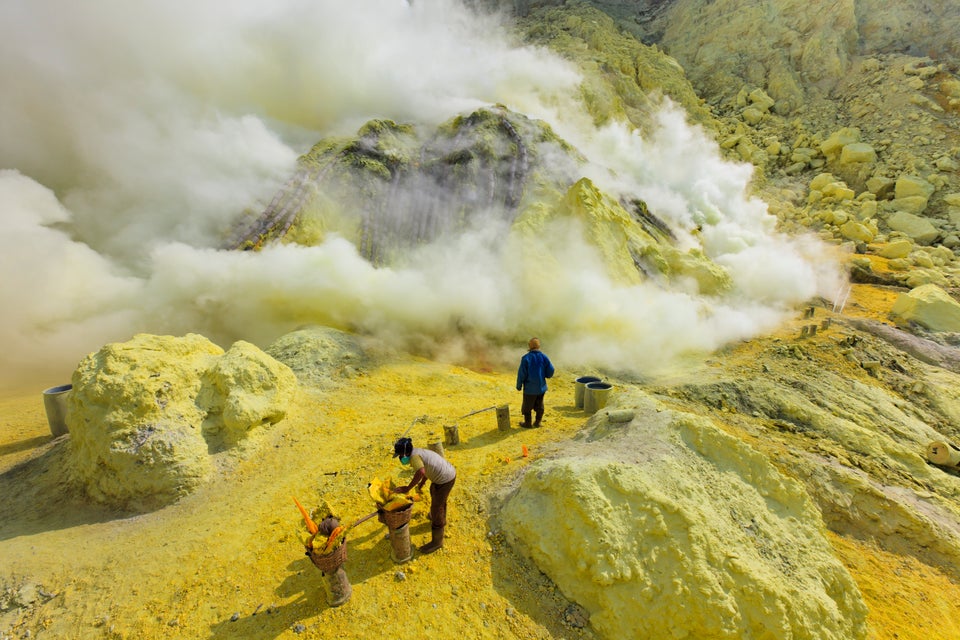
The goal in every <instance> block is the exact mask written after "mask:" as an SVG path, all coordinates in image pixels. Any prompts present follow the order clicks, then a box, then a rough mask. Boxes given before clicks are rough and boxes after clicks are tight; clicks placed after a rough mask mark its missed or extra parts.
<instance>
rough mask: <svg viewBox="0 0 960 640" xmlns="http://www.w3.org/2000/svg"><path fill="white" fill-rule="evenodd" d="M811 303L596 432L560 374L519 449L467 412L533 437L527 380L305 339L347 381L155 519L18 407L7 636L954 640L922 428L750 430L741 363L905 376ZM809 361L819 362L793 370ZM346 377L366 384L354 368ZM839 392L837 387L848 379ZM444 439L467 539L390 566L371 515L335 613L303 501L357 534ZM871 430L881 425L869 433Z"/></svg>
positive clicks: (949, 543)
mask: <svg viewBox="0 0 960 640" xmlns="http://www.w3.org/2000/svg"><path fill="white" fill-rule="evenodd" d="M862 287H863V286H862ZM866 294H867V291H866V290H865V289H862V288H861V289H858V291H857V292H856V293H855V295H854V297H853V300H852V306H853V308H854V309H862V310H863V311H864V315H869V313H871V312H878V311H879V310H878V309H875V308H870V307H868V306H865V305H864V304H862V302H861V301H864V302H866V301H867V300H869V299H870V296H868V295H866ZM879 300H882V301H883V300H887V298H886V297H882V296H881V297H880V298H879ZM816 312H817V313H818V314H828V315H827V317H831V318H833V319H834V321H835V324H834V325H833V326H832V327H831V328H830V329H829V330H827V331H823V332H821V333H818V334H817V335H816V336H813V337H807V338H804V339H803V340H801V339H799V338H798V336H799V329H800V327H801V326H802V325H803V323H804V322H805V320H804V318H803V317H802V316H803V315H805V314H806V311H804V313H801V314H798V319H797V320H796V321H795V322H794V323H793V324H792V325H791V326H789V327H786V328H785V329H784V331H783V332H782V333H781V334H779V335H776V336H771V337H769V338H765V339H760V340H756V341H752V342H750V343H745V344H743V345H741V346H739V347H736V348H732V349H729V350H727V351H726V352H724V353H721V354H718V355H717V356H716V357H714V358H711V359H710V360H709V361H708V362H707V364H706V366H702V365H700V366H697V365H695V366H692V367H690V368H687V369H684V370H681V371H677V372H676V374H675V376H676V378H675V379H674V380H670V381H665V382H664V383H663V384H661V385H657V386H651V385H649V384H644V383H640V382H637V381H630V380H623V379H614V378H608V379H611V380H615V382H616V391H617V393H616V395H614V396H612V401H611V404H610V406H609V407H608V408H605V409H604V410H603V411H601V412H599V413H598V414H596V415H595V416H593V417H592V418H591V417H589V416H586V415H585V414H584V413H583V412H582V410H580V409H577V408H576V407H575V406H573V398H574V385H573V379H574V377H576V376H577V375H580V374H584V373H595V372H582V371H569V370H565V369H563V368H562V365H561V369H560V371H559V373H558V375H557V377H556V379H555V381H554V383H553V384H552V388H551V391H550V393H549V394H548V414H547V421H546V425H545V428H543V429H540V430H523V429H519V428H517V427H516V426H514V427H513V428H512V429H511V430H510V431H509V432H506V433H504V432H500V431H499V430H498V427H497V423H496V419H495V416H494V412H492V411H487V412H481V413H478V414H476V415H474V416H470V417H468V418H463V419H460V420H458V418H459V417H460V416H462V415H464V414H465V413H468V412H469V411H472V410H475V409H481V408H485V407H490V406H493V405H496V404H498V403H501V402H510V404H511V406H512V408H513V409H514V413H513V418H514V423H516V418H517V415H516V407H517V404H516V401H517V398H516V392H515V391H513V382H514V380H513V378H514V371H513V368H512V367H511V366H508V365H504V366H496V367H490V366H489V365H485V366H483V367H479V366H478V367H477V368H476V369H472V368H470V367H457V366H451V365H444V364H441V363H435V362H428V361H423V360H419V359H416V358H412V357H409V356H401V355H398V354H384V353H372V354H371V356H370V357H368V358H367V359H366V360H365V361H359V360H358V359H357V357H356V353H357V352H356V348H357V343H356V342H352V341H351V340H350V339H349V337H348V336H346V335H345V334H340V333H339V332H333V331H323V330H316V331H308V332H306V334H305V335H301V336H300V337H299V339H297V340H294V341H293V342H294V343H296V344H300V345H306V346H304V347H303V349H297V348H294V347H292V346H291V342H290V341H289V339H288V340H286V341H285V342H284V344H285V345H286V346H285V350H284V351H285V353H286V354H287V357H290V356H289V354H290V353H292V352H296V353H298V354H300V357H301V358H302V359H301V361H300V362H299V363H298V362H296V361H293V360H291V362H292V367H291V368H292V369H294V370H297V369H301V370H302V366H303V363H304V362H307V361H310V360H314V361H315V360H318V359H319V360H323V361H325V362H326V363H327V365H326V366H334V367H335V368H338V369H339V370H340V371H345V372H346V375H343V374H332V375H331V376H330V377H329V378H328V386H330V387H331V388H328V389H326V390H320V389H318V388H316V387H312V386H310V385H303V389H302V390H301V393H299V394H298V395H297V396H296V397H295V399H293V400H291V401H289V402H288V403H287V412H286V417H284V418H283V419H282V420H280V421H278V422H276V423H275V424H272V425H265V426H262V427H260V428H258V429H257V430H255V431H254V432H253V433H252V434H251V440H250V441H249V442H248V443H247V446H245V447H242V448H234V449H231V450H228V451H224V452H221V453H220V454H217V455H218V456H219V458H217V461H216V464H215V465H214V471H213V473H212V475H211V476H210V477H209V479H208V480H207V481H206V482H205V483H203V484H201V485H199V486H197V487H196V488H195V489H194V490H193V492H192V493H189V494H188V495H186V496H184V497H183V498H182V499H180V500H179V501H178V502H176V503H175V504H172V505H169V506H166V507H163V508H159V509H155V510H152V511H148V512H145V513H131V512H123V511H121V510H119V509H117V508H107V507H104V506H103V505H97V504H95V503H93V502H90V501H89V500H86V499H84V498H83V497H82V496H81V495H80V494H77V493H75V492H73V491H72V490H71V489H70V488H69V485H68V483H67V482H66V478H65V475H64V474H63V472H62V469H61V467H60V465H62V464H63V463H64V453H65V451H66V447H67V445H68V441H69V438H70V436H66V437H63V438H60V439H58V440H55V441H53V442H50V441H49V431H48V429H47V426H46V424H45V420H44V415H43V412H42V408H41V403H40V398H39V394H38V393H37V391H36V388H34V389H30V390H25V391H23V392H21V393H18V394H7V395H6V396H5V398H4V400H3V408H4V412H3V415H4V420H5V427H6V428H5V429H4V430H3V433H4V434H5V437H6V438H7V439H6V440H5V441H4V442H3V443H2V449H0V451H2V452H3V457H2V458H0V464H2V465H3V466H2V469H3V475H2V476H0V482H2V484H3V486H2V489H3V491H2V495H3V496H4V497H3V500H2V502H0V523H2V524H0V551H2V558H3V565H4V566H3V575H4V576H5V577H4V585H3V586H4V591H3V600H2V602H0V604H2V607H0V609H2V617H0V622H2V625H3V627H2V629H3V633H4V634H5V635H7V636H10V637H13V638H20V637H26V635H27V632H28V631H29V632H30V635H31V637H71V638H101V637H117V638H119V637H126V638H154V637H156V638H159V637H182V638H198V637H208V638H221V637H278V638H280V637H286V638H294V637H307V638H311V637H314V638H319V637H327V636H329V635H330V634H334V635H340V636H346V637H374V636H379V635H380V633H381V631H380V629H381V628H382V626H383V625H384V624H393V625H396V627H395V629H396V632H395V633H394V635H396V636H398V637H403V638H414V637H421V636H422V635H423V634H425V633H426V634H429V633H433V632H436V633H444V632H446V631H445V630H449V629H456V630H457V633H458V634H460V635H463V636H465V637H476V638H528V637H534V638H594V637H596V638H612V637H670V635H668V634H670V633H673V634H674V635H677V634H679V635H677V637H682V636H683V630H688V631H689V633H692V634H693V635H691V636H689V637H713V638H725V637H730V638H735V637H771V638H780V637H791V636H790V634H791V633H792V634H793V635H792V637H797V638H802V637H811V638H826V637H837V638H841V637H842V638H857V637H859V638H870V639H886V638H901V639H902V638H917V639H919V638H934V639H937V638H943V639H947V638H955V637H957V634H958V632H960V611H958V608H957V606H956V602H958V598H960V586H958V582H957V580H958V579H957V575H956V570H955V567H956V566H957V564H956V552H957V548H958V546H957V545H956V542H955V540H952V539H951V536H950V533H949V532H950V530H951V528H953V529H955V528H956V521H957V519H956V513H957V510H958V507H957V495H958V491H957V488H958V487H960V480H958V478H957V476H956V475H953V474H950V473H948V472H947V471H944V470H941V469H937V468H934V467H931V466H929V465H926V464H925V463H924V462H923V460H922V459H921V456H922V444H923V442H924V440H923V439H924V437H925V436H926V435H928V432H927V431H921V432H919V433H917V434H911V433H909V432H904V431H903V428H902V426H899V425H892V424H886V423H883V424H882V425H874V426H872V427H871V426H870V425H873V423H872V422H870V420H871V419H872V418H871V416H872V415H873V414H872V413H871V412H869V411H867V409H866V408H862V410H863V411H864V413H863V415H860V416H859V417H858V418H856V420H858V421H859V422H860V423H861V425H860V426H859V427H856V426H854V425H847V426H846V427H844V426H843V424H839V425H829V424H827V422H828V421H827V418H826V417H821V418H817V417H816V416H815V415H814V414H813V413H810V412H812V411H813V408H812V407H808V408H807V409H805V411H807V412H808V413H807V414H806V415H807V417H806V418H805V419H801V414H802V412H800V411H799V410H796V409H795V410H794V413H793V414H792V415H793V418H792V419H788V418H787V415H788V414H787V413H786V412H782V413H781V414H780V415H779V416H778V417H773V416H768V415H765V413H764V412H766V411H767V410H768V407H766V406H765V405H763V401H761V400H756V402H757V408H755V409H753V410H750V411H745V410H744V409H745V407H744V406H743V405H738V404H737V402H738V398H739V401H740V402H743V401H745V400H746V399H747V397H748V396H747V394H745V393H743V392H742V390H745V389H747V388H748V386H746V385H744V386H742V387H741V386H738V384H737V383H735V382H732V381H731V380H730V378H736V377H737V376H738V375H740V376H742V377H744V378H748V379H749V378H750V377H753V378H757V375H756V373H755V374H753V375H752V376H751V375H750V374H748V373H747V371H748V366H749V368H750V369H751V370H753V371H754V372H761V373H763V372H764V371H766V372H767V375H766V376H759V377H769V378H777V377H778V375H777V374H776V373H775V372H774V371H775V370H774V367H782V368H783V372H784V373H785V374H789V375H790V376H791V377H792V379H793V380H794V383H795V384H801V385H802V384H814V381H815V380H816V374H813V373H810V372H806V373H805V370H806V369H807V368H808V366H809V367H811V368H816V367H822V366H830V367H834V368H837V369H838V372H842V371H844V369H843V366H842V365H838V364H837V362H835V361H834V360H839V361H841V362H843V361H846V362H848V363H850V364H849V367H848V369H847V373H846V375H848V376H849V377H851V378H856V382H857V383H858V384H859V385H860V389H861V392H862V394H863V395H864V398H865V400H864V402H865V403H866V404H867V405H870V406H876V407H881V408H882V407H883V405H882V403H880V404H877V403H878V402H879V400H878V398H880V397H883V396H886V395H887V394H889V393H890V391H889V388H888V386H887V385H888V384H889V383H890V382H891V380H890V379H889V378H887V379H886V380H885V381H881V380H880V379H878V378H875V377H872V376H871V375H870V374H869V372H868V371H867V370H865V369H862V368H860V367H859V366H857V369H860V370H861V371H863V373H862V374H855V373H854V372H855V371H856V369H854V367H855V366H856V365H853V364H852V362H851V361H850V360H845V359H844V357H843V355H841V354H839V353H837V352H836V348H835V345H836V340H837V338H838V337H839V336H842V335H857V336H859V337H860V338H861V340H864V341H870V340H871V338H870V337H869V336H868V335H867V334H862V333H856V332H854V331H852V330H850V329H848V328H845V327H841V326H840V322H841V321H842V320H843V319H844V318H848V319H851V320H852V319H854V318H852V316H835V315H831V314H829V312H827V311H823V310H820V309H817V310H816ZM319 344H323V345H326V349H325V350H324V351H322V352H321V351H319V350H317V349H318V347H317V345H319ZM334 345H337V346H334ZM878 346H879V345H878V344H872V343H871V345H870V347H871V348H878ZM863 348H866V347H863ZM268 351H270V350H269V349H268ZM797 351H799V352H801V353H803V354H809V355H806V356H803V358H801V359H798V357H797V355H796V353H795V352H797ZM321 354H323V355H324V358H318V357H317V356H319V355H321ZM898 357H899V359H900V360H899V361H900V362H902V363H904V364H906V365H908V366H910V367H917V366H919V365H918V364H917V363H915V362H913V361H912V360H911V359H910V358H909V356H905V355H903V354H902V353H901V354H900V355H899V356H898ZM337 358H340V359H341V360H340V362H342V363H346V362H349V363H351V365H350V366H349V367H346V368H344V367H342V366H341V367H336V365H334V364H333V363H334V361H336V360H337ZM807 362H809V365H808V364H806V363H807ZM927 375H938V376H941V375H948V374H946V373H944V372H943V371H940V372H937V371H936V370H934V369H932V368H931V369H930V370H929V371H927ZM949 375H955V374H949ZM721 379H726V382H721ZM302 380H303V379H301V384H302ZM751 382H754V383H755V382H756V380H753V381H751ZM894 382H895V381H894ZM330 383H333V384H330ZM821 384H822V385H823V386H821V387H819V389H820V392H823V391H824V390H825V389H826V388H827V387H828V386H829V385H831V384H836V383H834V382H831V381H829V380H828V381H826V382H825V383H821ZM738 389H739V390H741V391H738ZM740 393H743V395H738V394H740ZM816 395H817V392H810V395H808V396H807V397H808V400H807V402H810V401H811V398H813V397H815V396H816ZM872 396H876V397H875V398H873V399H871V397H872ZM769 401H772V400H769ZM927 401H929V402H931V403H937V402H945V401H946V400H945V399H943V398H940V399H937V398H936V397H934V396H932V395H931V396H928V400H927ZM782 402H785V401H782ZM900 402H901V405H902V401H900ZM911 406H919V405H911ZM931 406H933V405H931ZM693 407H697V408H696V409H694V408H693ZM771 411H772V410H771ZM853 418H854V416H853V415H852V414H851V415H850V416H849V418H848V419H853ZM445 424H457V425H458V428H459V432H460V436H461V438H462V442H461V443H460V444H459V445H455V446H449V445H448V446H446V447H445V452H446V455H447V457H448V458H449V459H450V460H451V462H453V463H454V465H455V466H456V467H457V468H458V470H459V478H458V482H457V486H456V488H455V490H454V493H453V495H452V498H451V500H452V503H451V505H452V506H451V514H450V525H449V527H448V536H449V541H448V543H447V545H446V546H445V548H444V549H443V550H442V551H440V552H438V553H436V554H433V555H430V556H421V555H419V554H416V553H415V555H414V559H413V560H412V561H411V562H409V563H406V564H402V565H397V564H395V563H394V562H393V561H392V560H391V559H390V544H389V541H388V540H386V539H385V537H384V535H385V532H386V530H385V528H384V527H383V526H382V525H380V524H378V523H377V522H376V520H375V519H374V520H372V521H368V522H366V523H363V524H361V525H358V527H357V528H356V529H355V530H354V531H352V532H351V535H350V536H349V537H348V542H347V544H348V557H347V564H346V570H347V574H348V576H349V578H350V581H351V583H352V586H353V596H352V598H351V599H350V601H349V602H348V603H347V604H345V605H343V606H342V607H339V608H330V607H328V606H327V604H326V602H327V601H326V594H325V592H324V589H323V580H322V578H321V575H320V573H319V571H318V570H317V569H316V567H314V566H313V565H312V564H311V563H310V561H309V559H307V558H306V557H305V556H304V555H303V549H302V542H301V540H302V537H304V535H305V534H304V529H303V525H302V519H301V517H300V514H299V513H298V511H297V509H296V507H295V505H294V503H293V501H292V499H291V498H292V497H297V498H298V499H299V500H301V501H302V502H303V503H304V504H305V505H307V506H308V507H309V508H316V507H319V506H320V505H321V504H328V505H329V506H330V507H332V508H333V510H334V511H335V512H336V514H337V515H338V516H339V517H340V518H341V520H342V521H344V522H348V523H349V522H352V521H354V520H356V519H359V518H361V517H362V516H364V515H367V514H369V513H370V512H372V510H373V509H374V507H375V505H374V503H373V502H372V501H371V499H370V496H369V492H368V490H367V486H366V485H367V483H368V482H369V481H370V480H371V479H372V478H377V477H379V478H385V477H396V478H398V479H400V478H407V477H409V474H408V472H404V471H403V470H401V469H400V468H399V467H398V466H397V464H396V462H394V461H392V460H391V459H390V457H389V456H390V444H391V442H392V440H393V439H394V438H395V437H396V436H398V435H399V434H400V433H402V432H403V431H404V430H406V429H407V428H408V427H409V428H410V429H411V431H410V433H411V435H412V436H413V438H414V440H415V442H417V443H419V444H423V443H426V442H427V441H429V440H432V439H433V438H439V437H440V434H441V433H442V426H443V425H445ZM411 425H412V426H411ZM880 426H883V427H884V428H889V429H891V431H890V432H889V433H888V434H887V435H885V434H883V433H882V432H880V430H879V428H880ZM865 428H873V429H877V432H876V433H874V434H872V435H869V434H862V435H860V436H858V435H857V434H858V433H862V430H863V429H865ZM832 429H838V431H836V432H834V431H832ZM857 438H860V439H859V440H857ZM524 445H525V446H526V447H527V450H528V452H529V457H527V458H524V457H523V447H524ZM861 448H867V449H868V451H866V452H861V451H860V449H861ZM884 449H886V451H884ZM868 454H869V455H868ZM914 461H915V462H914ZM904 464H907V465H912V466H908V467H907V468H904V466H903V465H904ZM824 474H828V475H826V476H824ZM821 512H822V513H823V516H822V517H821V516H820V513H821ZM426 513H427V507H426V505H425V504H422V505H420V504H418V505H416V506H415V514H414V517H413V521H412V523H411V533H412V539H413V543H414V544H415V545H417V544H423V543H424V542H426V541H427V540H428V538H429V523H428V522H427V521H426ZM950 517H952V518H953V520H952V522H951V521H950V520H949V518H950ZM938 523H939V524H938ZM65 556H68V557H69V561H66V560H65ZM910 594H912V595H910ZM638 606H639V607H641V609H642V611H644V612H648V613H647V615H638V613H639V611H640V610H638V609H637V607H638ZM649 611H655V612H656V614H655V615H650V614H649Z"/></svg>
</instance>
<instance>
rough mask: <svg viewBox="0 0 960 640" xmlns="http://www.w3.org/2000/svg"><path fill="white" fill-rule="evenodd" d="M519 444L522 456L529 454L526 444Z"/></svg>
mask: <svg viewBox="0 0 960 640" xmlns="http://www.w3.org/2000/svg"><path fill="white" fill-rule="evenodd" d="M520 446H521V447H523V457H524V458H526V457H527V456H529V455H530V450H529V449H527V445H525V444H522V445H520Z"/></svg>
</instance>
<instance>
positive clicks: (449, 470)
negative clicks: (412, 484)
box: [410, 447, 457, 484]
mask: <svg viewBox="0 0 960 640" xmlns="http://www.w3.org/2000/svg"><path fill="white" fill-rule="evenodd" d="M410 466H411V467H412V468H413V470H414V471H417V470H419V469H421V468H422V469H423V470H424V471H426V473H427V480H429V481H430V482H432V483H433V484H444V483H446V482H450V481H451V480H453V479H454V478H456V477H457V470H456V469H454V468H453V465H452V464H450V463H449V462H447V460H446V458H444V457H443V456H441V455H440V454H439V453H437V452H436V451H431V450H430V449H418V448H417V447H414V448H413V451H412V452H411V453H410Z"/></svg>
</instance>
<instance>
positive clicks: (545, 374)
mask: <svg viewBox="0 0 960 640" xmlns="http://www.w3.org/2000/svg"><path fill="white" fill-rule="evenodd" d="M527 346H528V347H529V349H528V351H527V353H526V355H524V356H523V357H522V358H520V369H519V370H518V371H517V391H520V390H521V389H522V390H523V407H522V408H521V409H520V412H521V413H522V414H523V422H522V423H521V424H520V426H521V427H524V428H525V429H530V428H531V427H539V426H540V421H541V420H543V396H544V394H546V393H547V378H552V377H553V364H552V363H551V362H550V358H548V357H547V356H546V354H544V353H542V352H541V351H540V339H539V338H530V342H529V343H528V344H527ZM534 412H536V414H537V420H536V422H534V423H533V424H531V423H530V417H531V416H530V414H531V413H534Z"/></svg>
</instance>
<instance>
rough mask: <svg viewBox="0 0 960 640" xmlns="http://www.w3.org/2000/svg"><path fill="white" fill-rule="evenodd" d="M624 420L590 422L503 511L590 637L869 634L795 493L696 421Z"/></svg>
mask: <svg viewBox="0 0 960 640" xmlns="http://www.w3.org/2000/svg"><path fill="white" fill-rule="evenodd" d="M635 414H636V417H635V419H634V420H632V421H631V422H629V423H626V424H624V423H619V424H610V422H609V420H608V419H605V417H604V416H602V415H598V417H596V418H595V419H594V420H593V421H592V425H593V432H592V433H591V434H590V435H589V436H587V437H586V438H585V439H584V441H583V442H582V444H579V445H577V444H574V445H572V446H571V447H570V448H569V449H565V455H564V456H563V457H560V458H556V459H549V460H547V459H543V460H539V461H537V462H535V463H533V464H531V465H530V466H529V467H528V468H527V470H526V473H525V475H524V476H523V478H522V480H521V481H520V484H519V487H518V489H517V490H516V491H515V493H514V494H513V495H512V496H510V497H509V499H508V500H507V501H506V503H505V504H504V507H503V510H502V514H501V516H502V526H503V531H504V532H505V534H506V535H507V538H508V540H509V541H510V543H511V544H512V545H514V546H515V547H516V548H517V549H518V550H519V551H520V552H521V553H523V554H525V555H527V556H528V557H530V558H531V559H532V560H533V561H534V562H535V563H536V565H537V566H538V567H539V568H540V570H541V571H543V572H544V573H545V574H547V575H548V576H549V577H550V578H551V579H552V580H553V581H554V582H555V583H556V584H557V585H558V586H559V587H560V589H561V591H562V592H563V593H564V594H565V595H566V596H567V597H569V598H571V599H573V600H575V601H576V602H577V603H579V604H580V605H581V606H583V607H584V608H586V609H587V611H588V612H589V614H590V623H591V626H592V627H593V628H594V629H596V630H597V632H598V634H599V636H600V637H603V638H761V637H774V636H775V637H778V638H788V637H808V635H809V630H810V629H816V630H817V633H816V637H817V638H821V639H823V640H830V639H832V640H841V639H842V640H856V639H862V638H864V637H866V611H867V610H866V606H865V605H864V603H863V600H862V597H861V595H860V592H859V590H858V588H857V585H856V583H855V582H854V581H853V579H852V578H851V577H850V575H849V574H848V572H847V570H846V569H845V568H844V567H843V565H842V563H841V562H840V561H838V560H837V559H836V557H835V556H834V555H833V551H832V549H831V546H830V543H829V541H828V540H827V539H826V534H825V530H824V527H823V523H822V521H821V519H820V514H819V511H818V510H817V507H816V506H815V505H814V504H813V503H812V502H811V501H810V499H809V498H808V496H807V494H806V492H805V490H804V488H803V487H802V485H800V484H799V483H798V482H796V481H795V480H793V479H791V478H789V477H787V476H785V475H783V474H781V473H780V472H779V471H778V470H777V469H776V468H775V467H774V466H773V465H772V464H771V463H770V462H769V461H768V460H767V459H766V458H765V457H764V456H762V455H760V454H758V453H757V452H756V451H754V450H752V449H751V448H750V447H749V446H747V445H746V444H744V443H743V442H742V441H739V440H737V439H736V438H734V437H732V436H730V435H727V434H725V433H724V432H723V430H721V429H720V428H718V427H717V426H716V425H714V424H713V423H712V422H711V421H709V420H707V419H704V418H702V417H700V416H695V415H692V414H685V413H679V412H672V411H664V410H662V408H661V409H659V410H658V409H656V408H653V407H649V406H644V405H641V406H639V407H638V408H637V409H636V410H635ZM578 447H582V448H583V450H582V451H581V450H579V449H578ZM588 451H589V453H588ZM638 611H639V612H642V615H638ZM774 630H775V631H774ZM771 634H773V635H771Z"/></svg>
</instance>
